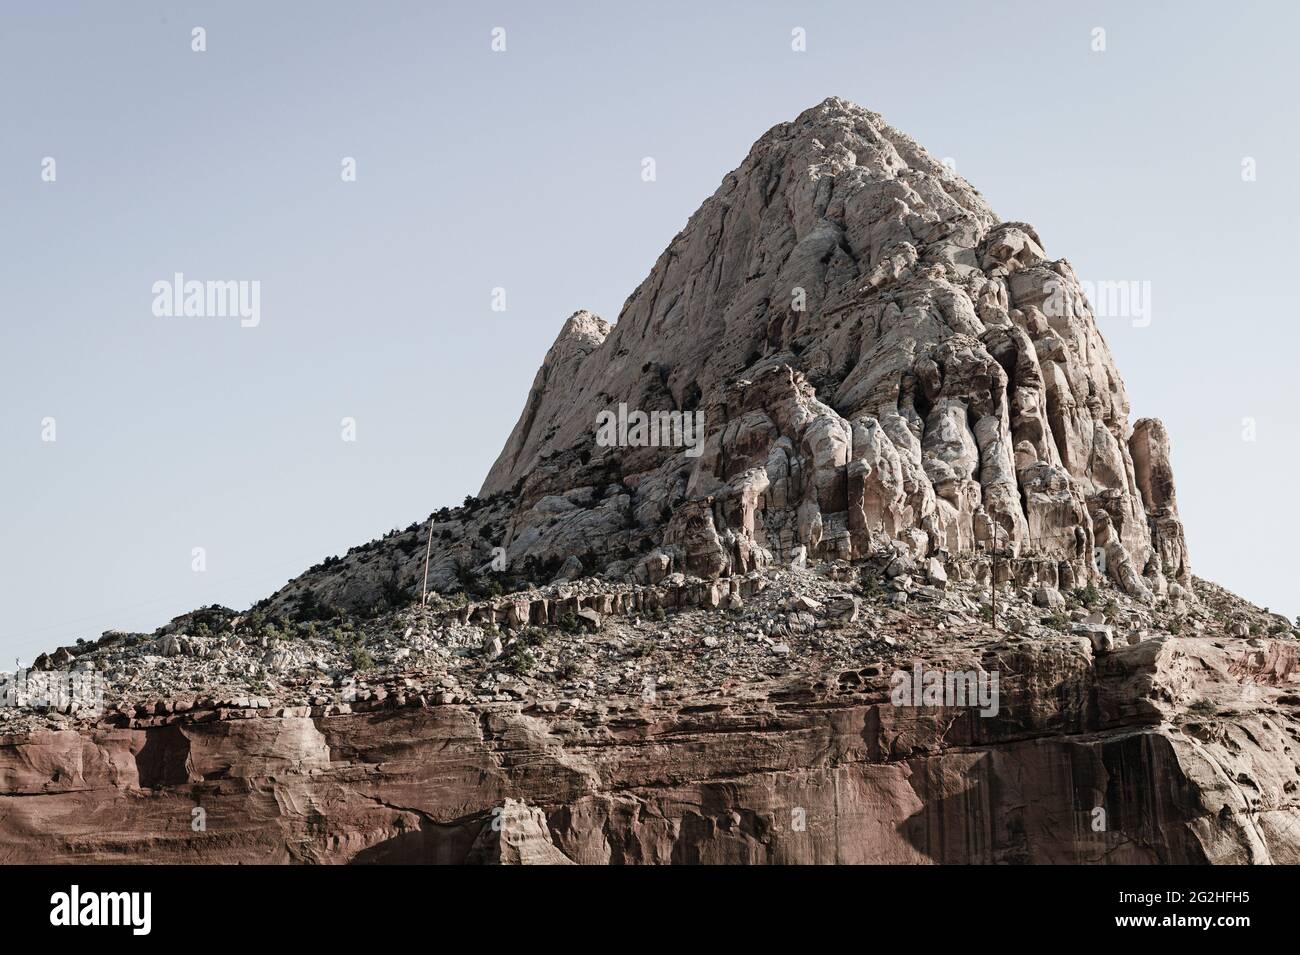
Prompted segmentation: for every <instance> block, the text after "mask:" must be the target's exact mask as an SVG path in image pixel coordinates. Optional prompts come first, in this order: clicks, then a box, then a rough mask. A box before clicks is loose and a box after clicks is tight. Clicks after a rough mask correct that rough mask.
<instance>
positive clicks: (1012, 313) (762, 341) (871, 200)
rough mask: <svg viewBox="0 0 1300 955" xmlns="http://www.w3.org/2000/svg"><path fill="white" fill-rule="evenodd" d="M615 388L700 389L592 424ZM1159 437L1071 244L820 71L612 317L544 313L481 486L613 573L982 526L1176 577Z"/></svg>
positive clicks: (912, 546) (934, 539)
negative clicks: (1054, 243) (525, 392)
mask: <svg viewBox="0 0 1300 955" xmlns="http://www.w3.org/2000/svg"><path fill="white" fill-rule="evenodd" d="M620 405H625V406H626V407H627V408H630V409H633V410H640V411H643V412H645V413H646V414H650V413H652V412H659V413H667V412H681V413H686V412H700V411H702V412H703V417H704V422H705V429H704V430H705V435H704V438H703V442H702V444H703V447H702V448H701V447H699V446H693V447H684V446H674V445H673V444H672V443H671V442H670V441H664V442H656V443H649V442H647V441H645V440H641V441H638V440H636V436H631V437H630V438H629V440H628V441H625V442H624V443H623V444H621V445H613V446H611V445H609V444H608V443H602V442H598V441H597V440H595V436H594V435H595V430H596V422H597V420H598V418H599V416H600V415H601V413H602V412H603V411H607V410H609V409H613V408H617V407H619V406H620ZM642 437H643V438H644V436H642ZM1168 451H1169V443H1168V438H1167V436H1166V435H1165V432H1164V429H1163V427H1162V426H1161V425H1160V423H1159V422H1158V421H1154V420H1144V421H1143V422H1141V423H1140V425H1139V427H1138V428H1137V429H1136V430H1135V429H1134V428H1133V427H1132V426H1130V424H1129V405H1128V398H1127V396H1126V394H1125V391H1124V384H1123V382H1122V380H1121V379H1120V376H1119V373H1118V371H1117V370H1116V368H1115V365H1114V362H1113V361H1112V359H1111V355H1110V351H1109V349H1108V348H1107V346H1106V343H1105V341H1104V340H1103V338H1102V336H1101V334H1100V332H1099V331H1098V329H1097V325H1096V323H1095V321H1094V319H1093V314H1092V310H1091V307H1090V305H1089V303H1088V301H1087V300H1086V299H1085V297H1084V294H1083V291H1082V288H1081V286H1080V283H1079V282H1078V280H1077V279H1076V277H1075V274H1074V271H1073V269H1071V267H1070V265H1069V263H1068V262H1066V261H1065V260H1063V259H1061V260H1052V259H1050V258H1049V257H1048V254H1047V252H1046V251H1045V245H1044V242H1043V241H1042V240H1041V239H1040V237H1039V236H1038V234H1037V233H1036V232H1035V231H1034V229H1033V228H1032V227H1030V226H1028V225H1025V224H1023V223H1015V222H1011V223H1003V222H999V220H998V218H997V216H996V215H995V214H994V212H993V210H992V209H990V208H989V206H988V204H987V203H986V202H985V201H984V200H983V198H982V197H981V196H980V195H979V193H978V192H976V191H975V190H974V189H973V188H972V187H971V186H970V185H969V184H968V183H967V182H966V181H965V180H964V179H962V178H961V177H959V176H957V175H956V174H955V173H953V172H952V171H951V170H949V169H948V168H947V167H945V166H944V165H943V164H942V163H940V162H938V161H937V160H936V159H935V158H934V157H932V156H931V155H930V154H929V153H927V152H926V151H925V149H923V148H922V147H921V146H920V145H919V144H917V143H916V142H915V141H914V140H912V139H911V138H910V137H908V136H907V135H905V134H903V133H900V132H898V131H897V130H895V129H893V128H892V127H890V126H888V125H887V124H886V123H885V122H884V121H883V120H882V119H881V117H880V116H878V115H877V114H875V113H872V112H870V111H868V110H865V109H862V108H861V107H858V106H856V105H854V104H852V103H848V102H846V101H844V100H841V99H837V98H831V99H828V100H826V101H825V102H823V103H821V104H819V105H818V106H815V107H813V108H812V109H810V110H808V111H806V112H804V113H803V114H802V115H800V116H799V117H798V118H797V119H795V120H794V121H793V122H790V123H783V124H781V125H779V126H777V127H775V128H773V129H772V130H770V131H769V132H768V133H767V134H765V135H764V136H763V137H762V138H761V139H759V141H758V142H757V143H756V144H755V145H754V147H753V148H752V149H751V150H750V153H749V155H748V156H747V157H746V158H745V160H744V162H742V163H741V165H740V166H739V167H738V168H737V169H736V170H735V171H734V172H732V173H730V174H729V175H728V176H727V177H726V178H725V179H724V181H723V183H722V185H721V186H720V187H719V188H718V191H717V192H716V193H714V195H713V196H711V197H710V198H709V199H707V200H706V201H705V202H704V204H703V205H702V206H701V207H700V208H699V210H698V211H697V212H696V213H695V214H694V215H693V216H691V218H690V220H689V221H688V222H687V224H686V227H685V228H684V229H683V230H682V231H681V233H679V234H678V235H677V237H676V238H674V239H673V241H672V243H671V244H670V245H669V247H668V248H667V249H666V250H665V251H664V253H663V254H662V255H661V256H660V258H659V260H658V262H656V263H655V265H654V268H653V269H652V270H651V271H650V274H649V276H647V278H646V279H645V281H644V282H642V283H641V285H640V287H639V288H637V289H636V291H634V292H633V293H632V295H631V297H630V298H629V299H628V301H627V304H626V305H625V306H624V308H623V311H622V313H621V315H620V316H619V320H618V322H617V323H616V324H614V325H612V326H611V325H609V324H608V323H606V322H605V321H603V320H601V319H600V318H598V317H596V316H594V315H591V314H590V313H587V312H578V313H576V314H575V315H573V316H572V317H571V318H570V319H569V320H568V321H567V322H566V323H565V325H564V328H563V330H562V331H561V333H560V336H559V338H558V339H557V340H556V342H555V344H554V345H553V346H552V348H551V350H550V352H549V353H548V354H547V356H546V358H545V361H544V362H543V364H542V368H541V369H540V370H539V371H538V374H537V377H536V379H535V380H534V383H533V387H532V390H531V392H530V393H529V396H528V399H527V403H526V406H525V409H524V412H523V414H522V415H521V416H520V419H519V422H518V423H517V424H516V426H515V428H514V431H513V432H512V434H511V435H510V438H509V440H508V441H507V443H506V445H505V447H504V448H503V450H502V452H501V454H500V456H499V457H498V459H497V461H496V463H495V465H494V466H493V467H492V469H491V471H490V473H489V474H488V477H487V479H486V481H485V482H484V485H483V490H482V494H483V495H491V494H494V493H501V492H513V493H516V494H517V495H518V497H517V499H516V501H515V502H514V504H513V507H512V510H511V513H510V515H509V519H508V521H506V522H505V526H504V527H503V528H502V531H503V533H502V540H501V541H499V542H498V543H499V544H501V545H502V546H504V547H505V548H506V549H507V551H508V553H509V557H510V559H511V560H523V559H527V558H529V557H533V558H535V559H552V558H554V557H555V555H558V554H562V553H569V554H573V553H580V554H583V555H585V556H586V558H587V560H586V564H587V565H588V567H589V569H593V570H596V571H600V570H605V569H608V573H609V574H610V575H613V576H618V575H623V574H627V573H630V572H635V568H636V566H637V564H636V559H635V558H636V557H637V556H639V555H643V554H644V553H646V552H647V551H649V550H651V549H653V550H655V551H656V553H662V554H666V555H667V556H668V557H669V559H670V561H671V566H670V571H678V570H680V571H682V572H686V573H692V574H714V575H724V574H728V573H735V572H737V571H739V570H744V569H746V568H750V567H754V566H762V565H763V564H765V563H767V562H770V561H778V562H783V563H784V562H786V561H788V560H789V559H790V558H791V555H792V554H795V553H797V552H798V549H799V548H801V547H802V548H804V549H805V552H806V554H807V555H808V557H809V558H812V559H816V558H819V557H844V558H855V557H860V556H863V555H867V554H870V553H873V552H876V551H878V550H879V549H881V548H883V547H895V548H903V549H906V550H908V551H910V552H912V553H913V554H914V555H915V556H918V557H922V556H928V555H936V554H937V555H944V554H956V553H962V552H969V551H971V550H975V549H982V548H987V547H991V546H996V547H997V548H998V549H999V550H1000V551H1004V552H1007V553H1010V554H1014V555H1018V556H1036V557H1039V558H1042V560H1041V563H1042V565H1043V566H1050V565H1051V564H1052V563H1053V561H1055V562H1056V563H1057V564H1058V567H1057V569H1056V570H1055V571H1053V577H1054V578H1055V579H1057V580H1059V579H1060V578H1061V577H1062V576H1064V577H1065V578H1066V579H1068V580H1071V581H1073V582H1075V583H1077V584H1083V583H1086V582H1087V581H1089V580H1094V579H1096V575H1098V574H1105V575H1106V576H1108V577H1109V578H1111V579H1112V580H1114V581H1115V582H1116V583H1117V584H1119V585H1120V586H1121V587H1123V588H1124V589H1125V590H1126V591H1128V592H1129V593H1131V594H1133V595H1135V596H1144V595H1146V594H1150V593H1156V592H1159V593H1163V592H1164V590H1165V589H1166V586H1167V576H1169V575H1172V576H1173V577H1174V578H1176V579H1177V580H1178V581H1179V582H1181V583H1182V584H1184V585H1185V584H1187V583H1188V582H1189V581H1190V568H1189V565H1188V561H1187V549H1186V543H1185V541H1184V537H1183V532H1182V526H1181V524H1180V523H1179V521H1178V516H1177V509H1176V506H1175V502H1174V495H1173V479H1172V474H1171V471H1170V466H1169V454H1168ZM701 506H704V507H707V508H708V510H709V511H710V512H711V513H710V515H709V519H708V520H703V519H701V518H699V517H698V514H697V512H698V509H699V508H700V507H701ZM682 508H689V509H690V511H691V513H692V514H696V515H697V516H696V519H694V520H693V522H689V523H690V525H691V527H694V528H695V530H694V531H690V530H688V529H687V527H686V526H685V525H686V523H688V522H685V521H684V520H682V519H674V515H675V513H676V512H677V511H678V510H679V509H682ZM683 535H686V536H687V537H690V540H689V541H686V540H684V539H683ZM692 535H694V536H692ZM697 538H699V539H697ZM709 548H713V549H716V550H717V551H718V553H716V554H714V555H713V556H711V557H707V558H705V557H703V556H702V555H701V549H709ZM478 557H479V558H482V557H483V555H482V554H479V555H478ZM611 565H612V566H611Z"/></svg>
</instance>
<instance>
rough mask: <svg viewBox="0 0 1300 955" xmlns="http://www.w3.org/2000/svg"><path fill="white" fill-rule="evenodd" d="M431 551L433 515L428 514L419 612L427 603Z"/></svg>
mask: <svg viewBox="0 0 1300 955" xmlns="http://www.w3.org/2000/svg"><path fill="white" fill-rule="evenodd" d="M431 553H433V515H432V514H430V515H429V542H428V543H427V544H425V545H424V589H423V590H422V591H421V592H420V614H421V616H423V615H424V608H425V606H426V605H427V604H428V603H429V555H430V554H431Z"/></svg>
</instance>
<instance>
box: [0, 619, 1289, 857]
mask: <svg viewBox="0 0 1300 955" xmlns="http://www.w3.org/2000/svg"><path fill="white" fill-rule="evenodd" d="M1221 643H1222V641H1214V640H1207V639H1183V640H1178V639H1173V638H1170V639H1160V640H1149V641H1143V642H1141V643H1138V644H1136V645H1133V646H1129V647H1125V648H1123V649H1121V650H1120V651H1118V652H1116V653H1114V654H1112V655H1110V656H1108V657H1106V658H1104V659H1103V660H1094V658H1093V655H1092V653H1091V652H1090V650H1089V649H1088V646H1087V642H1086V641H1080V642H1077V643H1076V644H1072V645H1069V646H1064V645H1058V646H1044V645H1040V644H1029V643H1020V644H1018V645H1017V644H1015V643H990V644H985V645H982V646H971V645H968V646H966V647H963V648H953V649H952V650H950V651H949V652H948V653H946V654H943V655H932V656H930V657H929V658H928V659H927V660H926V661H925V663H926V665H927V666H933V667H944V668H949V669H954V668H955V669H967V668H972V667H983V668H985V669H987V670H989V671H1000V672H1001V673H1002V674H1003V677H1004V679H1003V683H1002V686H1001V691H1000V692H1001V701H1000V707H999V708H998V711H997V713H996V714H995V715H994V716H992V717H990V718H980V716H979V715H977V711H975V710H973V709H968V708H952V707H943V706H938V707H917V708H911V707H899V706H896V705H894V704H893V702H891V699H890V692H891V691H890V682H891V680H890V675H889V673H888V672H887V671H885V670H882V669H881V668H880V667H864V668H862V669H859V670H854V671H847V672H842V673H838V674H835V673H829V674H826V675H825V676H824V677H823V678H819V679H806V680H795V681H789V682H785V683H777V684H768V685H751V686H748V687H745V688H743V689H735V690H731V691H723V692H721V693H717V694H714V695H712V696H709V697H707V698H700V699H662V700H659V701H656V702H654V703H644V704H642V705H640V706H638V707H636V708H633V709H626V710H622V711H620V712H618V713H613V712H609V713H601V712H597V711H588V712H586V713H579V712H568V713H558V714H557V713H545V712H541V711H537V710H533V711H531V712H525V711H523V710H522V709H521V708H520V707H519V706H518V705H508V704H494V705H488V706H483V707H478V708H471V707H467V706H460V705H455V706H434V707H428V708H426V707H424V706H416V705H412V703H411V701H407V703H406V704H403V705H400V707H399V708H394V706H393V705H392V702H391V700H389V701H385V705H383V706H380V707H379V708H377V709H375V710H373V711H371V712H365V713H360V712H358V713H351V714H344V715H338V716H329V717H323V718H312V717H309V716H307V715H303V714H297V713H288V712H283V711H278V712H271V711H266V710H264V711H258V710H221V711H217V712H215V713H209V714H184V715H182V714H177V715H174V716H172V715H169V716H159V717H151V718H142V719H137V720H134V721H132V723H131V725H130V726H123V727H119V728H109V727H99V728H95V729H84V730H82V731H79V732H78V731H74V730H64V731H38V732H34V733H31V734H29V735H27V736H24V737H21V738H12V737H10V738H0V859H3V860H4V861H5V862H10V863H16V862H50V861H78V862H120V861H137V862H140V861H146V862H192V861H202V862H207V863H215V862H226V863H271V862H316V863H367V862H404V863H466V862H468V863H489V864H557V863H558V864H566V863H570V862H578V863H583V864H646V863H748V864H757V863H783V864H789V863H906V864H914V863H927V862H940V863H1008V862H1014V863H1204V862H1219V863H1270V862H1271V863H1296V862H1300V849H1298V847H1300V795H1298V791H1297V788H1296V781H1295V780H1296V772H1297V771H1296V766H1295V758H1294V754H1293V752H1292V746H1291V745H1290V739H1292V738H1295V737H1297V736H1300V723H1298V722H1297V719H1296V715H1297V710H1296V705H1295V704H1296V698H1295V696H1294V687H1292V686H1291V684H1293V683H1294V679H1292V674H1293V671H1294V670H1295V668H1296V665H1297V655H1296V653H1295V644H1294V643H1293V642H1289V641H1288V642H1270V644H1269V646H1268V648H1267V649H1265V650H1261V651H1259V652H1258V653H1254V654H1253V655H1241V654H1240V653H1239V652H1238V650H1237V648H1235V647H1234V648H1231V649H1225V648H1224V647H1223V646H1222V645H1221ZM1243 668H1244V670H1243ZM1242 672H1249V673H1251V674H1253V675H1254V677H1255V679H1257V680H1258V693H1257V695H1256V698H1255V699H1252V700H1243V696H1242V692H1241V690H1242V686H1241V682H1240V680H1241V674H1242ZM1044 687H1050V688H1051V692H1044V689H1043V688H1044ZM1288 687H1290V688H1289V689H1288ZM1191 701H1200V702H1199V707H1200V709H1198V708H1197V707H1193V708H1192V710H1191V711H1189V710H1188V707H1187V704H1188V703H1189V702H1191Z"/></svg>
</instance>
